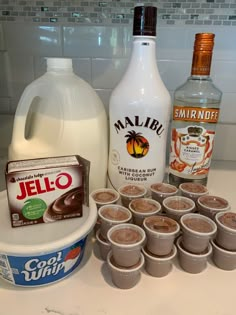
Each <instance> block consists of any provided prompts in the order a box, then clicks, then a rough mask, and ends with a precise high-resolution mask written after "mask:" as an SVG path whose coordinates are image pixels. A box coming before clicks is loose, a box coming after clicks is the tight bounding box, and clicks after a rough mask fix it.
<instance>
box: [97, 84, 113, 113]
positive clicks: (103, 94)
mask: <svg viewBox="0 0 236 315" xmlns="http://www.w3.org/2000/svg"><path fill="white" fill-rule="evenodd" d="M96 92H97V94H98V96H99V97H100V99H101V101H102V103H103V105H104V107H105V110H106V113H107V116H109V101H110V97H111V92H112V90H104V89H97V90H96Z"/></svg>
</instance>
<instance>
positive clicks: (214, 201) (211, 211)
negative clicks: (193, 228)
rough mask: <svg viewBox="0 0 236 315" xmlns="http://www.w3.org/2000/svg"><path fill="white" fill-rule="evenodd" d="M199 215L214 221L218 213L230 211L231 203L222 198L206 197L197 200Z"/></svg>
mask: <svg viewBox="0 0 236 315" xmlns="http://www.w3.org/2000/svg"><path fill="white" fill-rule="evenodd" d="M197 208H198V211H199V213H201V214H203V215H205V216H207V217H209V218H210V219H214V218H215V215H216V214H217V213H218V212H222V211H227V210H230V205H229V202H228V201H227V200H226V199H224V198H221V197H218V196H212V195H206V196H202V197H199V198H198V199H197Z"/></svg>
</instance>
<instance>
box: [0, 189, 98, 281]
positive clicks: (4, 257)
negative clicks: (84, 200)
mask: <svg viewBox="0 0 236 315" xmlns="http://www.w3.org/2000/svg"><path fill="white" fill-rule="evenodd" d="M96 220H97V208H96V205H95V203H94V201H93V200H92V198H90V207H89V208H88V207H84V208H83V217H82V218H74V219H69V220H64V221H58V222H55V223H48V224H38V225H33V226H27V227H18V228H12V227H11V223H10V214H9V210H8V202H7V194H6V191H3V192H0V277H1V278H2V279H4V280H6V281H8V282H10V283H12V284H13V285H17V286H26V287H32V286H41V285H47V284H50V283H53V282H55V281H59V280H61V279H63V278H65V277H66V276H68V275H69V274H70V273H71V272H72V271H74V270H75V269H76V268H77V267H78V266H79V264H80V263H81V261H82V258H83V254H84V250H85V245H86V239H87V236H88V234H89V232H90V231H91V230H92V228H93V227H94V225H95V223H96Z"/></svg>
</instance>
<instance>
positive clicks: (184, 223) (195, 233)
mask: <svg viewBox="0 0 236 315" xmlns="http://www.w3.org/2000/svg"><path fill="white" fill-rule="evenodd" d="M180 224H181V228H182V245H183V247H184V248H185V249H186V250H187V251H189V252H191V253H195V254H199V253H202V252H204V251H205V250H206V249H207V248H208V245H209V242H210V240H211V239H212V238H213V237H214V236H215V234H216V231H217V226H216V224H215V222H214V221H213V220H211V219H210V218H208V217H206V216H203V215H201V214H198V213H188V214H185V215H183V216H182V217H181V219H180Z"/></svg>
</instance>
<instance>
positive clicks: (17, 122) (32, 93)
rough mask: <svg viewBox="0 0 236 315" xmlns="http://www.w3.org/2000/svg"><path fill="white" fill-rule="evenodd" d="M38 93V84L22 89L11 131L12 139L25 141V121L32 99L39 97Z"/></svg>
mask: <svg viewBox="0 0 236 315" xmlns="http://www.w3.org/2000/svg"><path fill="white" fill-rule="evenodd" d="M38 95H39V89H38V86H34V85H31V86H28V87H27V88H26V89H25V90H24V92H23V94H22V96H21V98H20V100H19V103H18V106H17V109H16V114H15V119H14V125H13V131H12V141H21V142H22V141H25V142H27V140H26V138H25V127H26V122H27V118H28V114H29V110H30V107H31V105H32V103H33V101H34V99H36V98H37V97H39V96H38ZM18 117H21V119H17V118H18Z"/></svg>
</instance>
